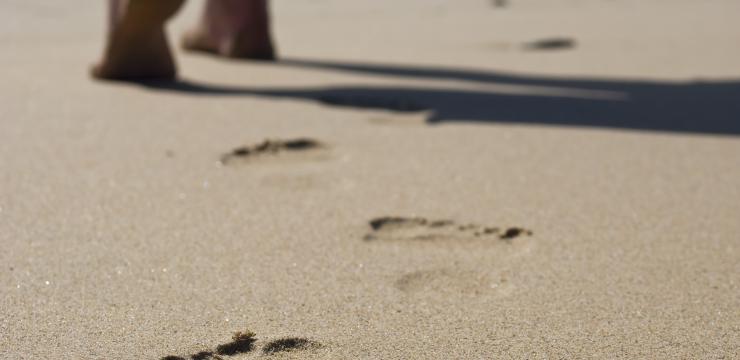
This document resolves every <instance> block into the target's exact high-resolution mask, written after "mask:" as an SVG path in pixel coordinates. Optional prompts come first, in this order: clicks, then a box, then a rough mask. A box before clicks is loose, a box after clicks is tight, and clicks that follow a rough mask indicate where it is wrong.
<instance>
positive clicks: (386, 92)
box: [139, 59, 740, 136]
mask: <svg viewBox="0 0 740 360" xmlns="http://www.w3.org/2000/svg"><path fill="white" fill-rule="evenodd" d="M271 66H286V67H299V68H306V69H314V70H320V71H340V72H353V73H361V74H366V75H371V76H385V77H397V78H415V79H434V80H455V81H464V82H469V83H473V84H476V85H478V86H476V88H474V89H451V88H434V87H416V86H398V87H390V86H385V87H384V86H362V85H360V86H333V87H303V88H284V87H283V88H264V87H261V88H258V87H234V86H221V85H214V84H206V83H200V82H194V81H187V80H181V81H175V82H142V83H139V84H141V85H144V86H145V87H147V88H149V89H151V90H157V91H173V92H179V93H186V94H191V95H204V96H253V97H267V98H274V99H298V100H305V101H313V102H318V103H322V104H326V105H330V106H338V107H350V108H360V109H382V110H390V111H398V112H420V111H426V112H428V122H429V123H439V122H457V121H473V122H484V123H510V124H540V125H553V126H579V127H595V128H613V129H626V130H639V131H662V132H677V133H698V134H717V135H729V136H737V135H740V101H739V100H738V99H740V79H732V80H727V81H690V82H668V81H647V80H645V81H643V80H620V79H600V78H567V77H545V76H531V75H518V74H511V73H504V72H494V71H484V70H473V69H462V68H460V69H458V68H445V67H426V66H425V67H421V66H401V65H391V64H369V63H350V62H336V61H320V60H303V59H286V60H281V61H279V62H277V63H275V64H274V65H271ZM481 85H484V86H481Z"/></svg>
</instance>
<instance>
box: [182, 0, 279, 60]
mask: <svg viewBox="0 0 740 360" xmlns="http://www.w3.org/2000/svg"><path fill="white" fill-rule="evenodd" d="M268 7H269V4H268V0H207V2H206V8H205V11H204V12H203V17H202V19H201V21H200V24H198V26H196V27H195V29H194V30H192V31H190V32H189V33H188V34H187V35H186V36H185V38H184V39H183V47H185V48H186V49H188V50H193V51H205V52H209V53H213V54H217V55H221V56H226V57H233V58H244V59H256V60H274V59H275V49H274V47H273V43H272V36H271V34H270V14H269V8H268Z"/></svg>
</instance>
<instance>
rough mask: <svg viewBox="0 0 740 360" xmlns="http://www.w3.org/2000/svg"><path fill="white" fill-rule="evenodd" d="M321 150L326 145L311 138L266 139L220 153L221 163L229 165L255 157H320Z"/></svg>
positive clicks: (301, 158)
mask: <svg viewBox="0 0 740 360" xmlns="http://www.w3.org/2000/svg"><path fill="white" fill-rule="evenodd" d="M322 150H326V146H325V145H324V144H322V143H321V142H319V141H316V140H313V139H308V138H298V139H290V140H269V139H268V140H264V141H263V142H261V143H258V144H255V145H248V146H242V147H238V148H236V149H234V150H232V151H230V152H228V153H226V154H224V155H222V156H221V163H222V164H224V165H229V164H232V163H235V162H236V161H253V160H257V159H293V160H308V159H321V158H323V157H325V154H324V152H323V151H322Z"/></svg>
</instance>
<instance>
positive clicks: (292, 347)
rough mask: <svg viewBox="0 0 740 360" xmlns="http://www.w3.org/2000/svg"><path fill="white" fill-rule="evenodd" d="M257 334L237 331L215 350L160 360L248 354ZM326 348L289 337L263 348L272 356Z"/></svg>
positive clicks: (206, 359)
mask: <svg viewBox="0 0 740 360" xmlns="http://www.w3.org/2000/svg"><path fill="white" fill-rule="evenodd" d="M255 336H256V334H255V333H254V332H252V331H249V330H247V331H244V332H241V331H237V332H236V333H234V335H233V336H232V337H231V341H230V342H228V343H225V344H221V345H218V346H217V347H216V349H215V350H213V351H211V350H206V351H200V352H198V353H195V354H192V355H188V356H187V357H182V356H177V355H169V356H165V357H162V358H160V360H186V359H190V360H223V359H224V358H223V357H222V356H221V355H223V356H234V355H238V354H246V353H249V352H251V351H252V350H254V344H255V343H256V342H257V338H256V337H255ZM323 347H324V346H323V345H322V344H320V343H318V342H316V341H313V340H309V339H306V338H300V337H287V338H280V339H277V340H273V341H270V342H268V343H267V344H265V345H264V346H263V347H262V353H263V354H265V355H272V354H275V353H280V352H292V351H299V350H317V349H321V348H323Z"/></svg>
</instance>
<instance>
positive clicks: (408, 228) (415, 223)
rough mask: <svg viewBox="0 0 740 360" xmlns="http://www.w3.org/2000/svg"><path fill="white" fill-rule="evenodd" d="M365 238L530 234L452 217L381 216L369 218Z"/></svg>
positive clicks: (505, 237) (512, 236)
mask: <svg viewBox="0 0 740 360" xmlns="http://www.w3.org/2000/svg"><path fill="white" fill-rule="evenodd" d="M369 225H370V232H368V233H367V234H366V235H365V237H364V239H365V241H376V240H388V241H392V240H443V239H461V238H470V239H472V238H486V237H495V238H497V239H499V240H502V241H506V242H510V241H512V240H514V239H516V238H518V237H520V236H532V235H533V233H532V231H531V230H527V229H524V228H520V227H509V228H499V227H492V226H483V225H478V224H458V223H456V222H455V221H452V220H429V219H426V218H420V217H392V216H385V217H379V218H375V219H373V220H370V222H369Z"/></svg>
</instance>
